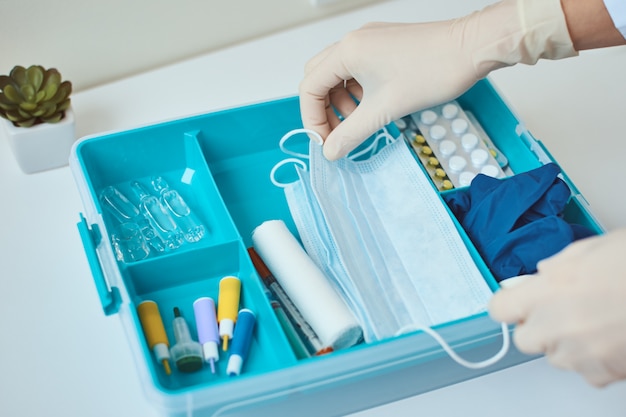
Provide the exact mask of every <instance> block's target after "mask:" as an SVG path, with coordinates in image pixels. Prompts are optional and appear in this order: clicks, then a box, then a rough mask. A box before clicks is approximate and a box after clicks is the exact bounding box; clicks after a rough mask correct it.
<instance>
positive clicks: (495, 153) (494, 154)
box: [489, 149, 498, 158]
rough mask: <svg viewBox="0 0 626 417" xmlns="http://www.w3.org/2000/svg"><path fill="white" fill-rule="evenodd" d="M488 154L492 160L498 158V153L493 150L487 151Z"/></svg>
mask: <svg viewBox="0 0 626 417" xmlns="http://www.w3.org/2000/svg"><path fill="white" fill-rule="evenodd" d="M489 153H490V154H491V156H493V157H494V158H495V157H497V156H498V152H496V151H495V150H494V149H489Z"/></svg>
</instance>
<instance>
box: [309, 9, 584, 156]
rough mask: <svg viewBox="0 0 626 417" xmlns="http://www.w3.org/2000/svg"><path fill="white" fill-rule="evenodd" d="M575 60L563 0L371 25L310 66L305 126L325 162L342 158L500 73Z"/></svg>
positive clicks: (323, 54) (322, 54)
mask: <svg viewBox="0 0 626 417" xmlns="http://www.w3.org/2000/svg"><path fill="white" fill-rule="evenodd" d="M575 54H576V52H575V51H574V49H573V46H572V42H571V40H570V38H569V33H568V31H567V26H566V22H565V17H564V15H563V11H562V9H561V6H560V1H559V0H505V1H503V2H500V3H496V4H494V5H491V6H489V7H486V8H485V9H483V10H481V11H478V12H475V13H472V14H470V15H468V16H466V17H463V18H460V19H454V20H448V21H441V22H431V23H413V24H398V23H374V24H369V25H366V26H364V27H363V28H361V29H359V30H356V31H354V32H351V33H349V34H348V35H347V36H346V37H345V38H344V39H343V40H342V41H341V42H338V43H336V44H334V45H331V46H329V47H328V48H326V49H325V50H324V51H322V52H321V53H319V54H318V55H317V56H315V57H314V58H313V59H311V60H310V61H309V63H308V64H307V66H306V68H305V77H304V79H303V80H302V82H301V84H300V107H301V111H302V121H303V125H304V127H305V128H307V129H311V130H314V131H316V132H318V133H319V134H320V135H321V136H322V138H324V139H325V144H324V155H325V156H326V157H327V158H328V159H331V160H334V159H338V158H340V157H342V156H344V155H346V154H347V153H349V152H350V151H351V150H352V149H354V148H355V147H356V146H358V145H359V144H360V143H361V142H362V141H364V140H365V139H366V138H367V137H369V136H370V135H371V134H373V133H374V132H375V131H376V130H378V129H380V128H381V127H382V126H384V125H386V124H388V123H389V122H391V121H392V120H396V119H398V118H400V117H403V116H406V115H407V114H409V113H412V112H415V111H418V110H421V109H424V108H427V107H431V106H434V105H437V104H440V103H442V102H445V101H448V100H451V99H454V98H456V97H458V96H459V95H461V94H462V93H463V92H465V91H466V90H467V89H469V88H470V87H471V86H472V85H473V84H474V83H476V81H478V80H480V79H481V78H484V77H485V76H486V75H487V74H488V73H489V72H490V71H492V70H494V69H496V68H501V67H504V66H509V65H514V64H517V63H526V64H534V63H535V62H536V61H537V60H538V59H540V58H550V59H556V58H563V57H567V56H572V55H575ZM352 96H353V97H355V98H356V99H357V100H358V101H359V105H358V106H357V104H356V102H355V101H354V100H353V98H352ZM335 110H336V111H337V112H339V113H340V114H341V116H342V118H344V120H343V121H341V122H340V119H339V117H338V116H337V115H336V114H335Z"/></svg>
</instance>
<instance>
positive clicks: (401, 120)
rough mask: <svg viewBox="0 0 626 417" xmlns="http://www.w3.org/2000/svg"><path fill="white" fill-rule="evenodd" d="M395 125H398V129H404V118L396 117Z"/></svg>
mask: <svg viewBox="0 0 626 417" xmlns="http://www.w3.org/2000/svg"><path fill="white" fill-rule="evenodd" d="M396 126H397V127H398V129H400V130H404V129H406V122H405V121H404V119H398V120H396Z"/></svg>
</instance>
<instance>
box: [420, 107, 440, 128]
mask: <svg viewBox="0 0 626 417" xmlns="http://www.w3.org/2000/svg"><path fill="white" fill-rule="evenodd" d="M420 120H421V121H422V123H424V124H425V125H432V124H433V123H435V122H436V121H437V113H435V112H434V111H432V110H424V111H423V112H422V114H421V115H420Z"/></svg>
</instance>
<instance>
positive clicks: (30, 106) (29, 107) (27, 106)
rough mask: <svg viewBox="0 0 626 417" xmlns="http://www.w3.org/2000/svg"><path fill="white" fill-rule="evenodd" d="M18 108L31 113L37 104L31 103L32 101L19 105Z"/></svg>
mask: <svg viewBox="0 0 626 417" xmlns="http://www.w3.org/2000/svg"><path fill="white" fill-rule="evenodd" d="M20 108H21V109H22V110H26V111H33V110H35V109H36V108H37V103H33V102H32V101H25V102H23V103H20Z"/></svg>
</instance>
